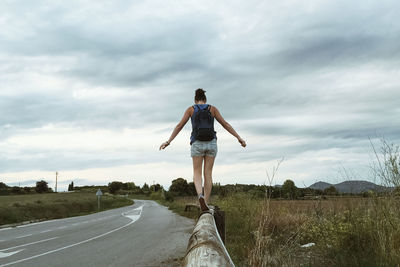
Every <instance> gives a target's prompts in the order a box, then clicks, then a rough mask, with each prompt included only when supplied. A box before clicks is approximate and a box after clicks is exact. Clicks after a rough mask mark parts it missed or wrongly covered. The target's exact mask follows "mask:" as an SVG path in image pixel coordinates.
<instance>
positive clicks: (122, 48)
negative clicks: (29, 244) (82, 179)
mask: <svg viewBox="0 0 400 267" xmlns="http://www.w3.org/2000/svg"><path fill="white" fill-rule="evenodd" d="M207 4H208V3H204V5H207ZM182 5H183V7H180V6H179V5H178V4H176V5H175V4H174V5H172V4H171V6H169V5H167V6H164V5H163V4H162V3H161V2H158V1H144V2H143V3H140V4H139V3H135V4H133V3H130V2H125V1H115V2H114V3H113V4H111V3H103V4H101V3H96V5H94V3H87V2H79V1H76V2H71V3H58V4H55V3H52V2H46V1H43V2H37V3H35V4H29V3H24V4H22V3H18V2H14V3H10V4H4V3H3V4H0V11H2V13H4V14H6V15H5V19H4V20H3V22H0V26H1V28H2V30H1V32H0V58H1V61H0V71H1V72H2V74H1V76H0V79H1V80H2V85H1V87H0V114H2V116H1V117H0V142H1V140H7V138H9V137H12V136H13V135H15V134H18V133H21V132H24V131H27V130H29V129H32V128H40V127H42V126H44V125H48V124H60V125H66V126H71V127H77V128H78V129H93V128H96V129H103V128H106V129H123V128H140V127H143V126H146V125H149V123H154V124H156V123H169V124H171V129H170V130H172V127H173V126H175V124H176V123H177V122H178V120H179V119H180V118H181V116H182V114H183V112H184V110H185V109H186V108H187V107H188V106H189V105H191V104H192V102H193V92H194V89H196V88H197V87H203V88H205V89H206V90H207V94H208V98H209V102H210V103H212V104H215V105H216V106H217V107H218V108H219V109H220V111H221V113H222V114H223V115H224V116H225V118H226V119H227V120H228V121H230V122H232V124H234V126H235V123H236V126H235V127H236V128H237V129H238V131H239V132H242V131H244V132H246V133H249V134H254V135H257V136H268V135H278V136H289V137H293V138H294V137H298V138H309V139H310V140H312V141H310V142H308V143H306V144H301V145H291V146H290V147H286V146H282V148H281V149H280V150H279V151H268V147H264V146H263V145H262V144H257V145H258V146H259V148H258V149H254V150H251V151H250V152H249V153H248V154H246V155H242V156H237V157H233V158H232V159H221V160H222V162H228V163H229V162H230V163H233V162H235V160H238V159H241V160H246V161H252V160H255V161H262V160H269V159H272V158H274V156H276V154H279V155H281V154H282V155H289V156H296V155H300V154H301V153H305V152H308V151H319V150H325V149H329V148H341V149H344V148H349V149H351V148H354V149H355V150H357V149H359V148H360V147H365V146H366V145H368V142H367V140H368V138H369V137H371V136H376V135H385V136H386V137H388V138H390V139H391V140H394V141H398V140H400V136H399V134H398V129H397V128H398V126H397V125H398V122H399V120H398V117H399V115H400V109H399V107H398V106H399V105H398V103H397V99H399V98H400V90H398V88H399V86H400V84H399V82H398V81H397V79H396V77H395V75H396V74H397V73H398V69H399V64H398V62H399V59H400V57H399V56H400V48H399V46H398V44H399V41H400V40H399V36H398V32H399V30H400V24H399V23H397V18H398V16H399V15H400V14H399V13H400V11H399V10H400V6H399V4H398V3H397V2H396V1H385V2H384V3H375V2H361V1H359V2H352V3H348V2H346V1H336V2H334V3H324V4H322V3H313V4H312V5H311V6H309V5H304V6H300V5H299V4H297V5H299V6H298V7H290V8H287V7H286V8H285V7H284V6H281V5H280V4H279V3H269V4H268V5H266V4H264V3H262V2H259V1H250V2H249V3H248V4H242V3H241V1H233V2H232V3H231V6H229V7H226V6H225V5H222V6H221V5H218V4H215V6H212V8H211V7H210V8H208V9H203V8H201V7H199V6H197V5H196V4H195V3H191V2H187V3H185V4H182ZM213 5H214V4H213ZM180 8H183V9H180ZM163 9H165V10H163ZM278 11H279V14H280V15H279V16H276V15H274V14H275V13H278ZM5 26H7V27H5ZM46 77H48V78H54V79H60V80H65V81H67V82H66V84H56V85H54V86H55V87H57V88H54V90H52V89H50V88H51V85H48V86H45V88H41V84H40V83H39V82H37V83H34V84H33V83H32V80H35V79H36V80H38V79H44V81H43V84H45V83H46V82H45V80H46ZM15 87H16V88H18V89H14V88H15ZM98 87H102V89H103V90H105V91H115V90H117V89H118V90H120V91H121V92H122V93H121V96H119V97H107V96H106V97H102V98H98V97H95V96H93V98H91V97H90V96H89V97H86V98H83V99H80V98H79V97H74V92H75V91H76V90H78V91H79V90H81V89H83V88H88V89H92V90H93V91H94V92H96V90H97V88H98ZM76 88H78V89H76ZM3 92H5V93H3ZM166 135H168V131H166ZM25 152H26V151H21V153H25ZM28 153H29V154H32V155H34V154H35V153H42V154H43V153H45V154H47V155H48V156H47V157H46V158H45V159H34V157H32V158H30V159H24V160H22V159H19V160H17V159H11V158H2V159H1V160H0V167H1V168H2V170H3V171H6V170H7V171H17V170H19V169H32V168H34V167H35V166H42V167H41V168H45V167H43V166H44V165H43V164H42V161H43V160H44V161H46V162H48V163H49V165H48V166H54V167H57V168H64V169H74V168H90V167H96V166H114V165H121V164H126V163H127V162H129V161H130V160H131V158H128V157H127V154H121V155H120V158H118V157H119V156H118V157H117V158H116V159H114V160H104V161H102V160H101V159H99V158H98V157H96V155H94V154H89V155H86V158H79V160H78V159H75V158H74V155H73V152H71V155H68V156H65V155H58V154H54V152H52V151H45V152H43V151H36V152H35V151H33V152H32V151H31V152H28ZM222 156H224V152H222ZM225 156H226V157H228V155H225ZM53 158H54V160H53ZM55 158H57V160H55ZM157 160H159V158H147V157H146V156H144V157H143V159H142V160H141V161H140V162H154V161H157Z"/></svg>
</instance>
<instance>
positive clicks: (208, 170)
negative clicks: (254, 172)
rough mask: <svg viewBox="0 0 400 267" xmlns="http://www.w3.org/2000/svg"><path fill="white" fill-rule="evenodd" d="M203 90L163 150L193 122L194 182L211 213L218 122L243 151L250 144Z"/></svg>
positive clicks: (200, 199) (195, 98)
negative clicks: (215, 125) (210, 202)
mask: <svg viewBox="0 0 400 267" xmlns="http://www.w3.org/2000/svg"><path fill="white" fill-rule="evenodd" d="M205 92H206V91H204V90H203V89H202V88H199V89H197V90H196V94H195V97H194V102H195V105H193V106H191V107H189V108H187V109H186V111H185V114H184V115H183V117H182V119H181V121H180V122H179V123H178V125H177V126H176V127H175V129H174V130H173V132H172V134H171V136H170V138H169V139H168V141H165V142H164V143H162V144H161V146H160V150H161V149H165V148H166V147H167V146H169V145H170V144H171V142H172V140H174V138H175V137H176V136H177V135H178V133H179V132H180V131H181V130H182V128H183V127H184V126H185V124H186V123H187V121H188V120H189V118H190V119H191V122H192V134H191V136H190V145H191V156H192V160H193V182H194V186H195V187H196V192H197V195H198V199H199V203H200V207H201V210H202V211H207V210H208V206H207V203H208V201H209V199H210V195H211V189H212V170H213V166H214V160H215V157H216V156H217V151H218V148H217V134H216V132H215V131H214V118H215V119H216V120H217V121H218V122H219V123H220V124H221V125H222V126H223V127H224V128H225V129H226V130H227V131H228V132H229V133H231V134H232V135H233V136H234V137H236V138H237V140H238V142H239V143H240V144H241V145H242V147H246V142H245V141H244V140H243V139H242V138H241V137H240V136H239V135H238V133H237V132H236V131H235V130H234V129H233V127H232V126H231V125H230V124H229V123H228V122H227V121H225V120H224V118H223V117H222V115H221V113H220V112H219V111H218V109H217V108H216V107H215V106H211V105H209V104H206V102H207V97H206V95H205ZM203 162H204V195H203V190H202V189H203V188H202V169H203Z"/></svg>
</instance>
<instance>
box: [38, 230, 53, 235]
mask: <svg viewBox="0 0 400 267" xmlns="http://www.w3.org/2000/svg"><path fill="white" fill-rule="evenodd" d="M51 231H53V230H43V231H41V232H40V233H41V234H42V233H47V232H51Z"/></svg>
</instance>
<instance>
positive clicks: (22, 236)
mask: <svg viewBox="0 0 400 267" xmlns="http://www.w3.org/2000/svg"><path fill="white" fill-rule="evenodd" d="M31 235H32V234H28V235H21V236H18V237H16V238H15V239H18V238H24V237H28V236H31Z"/></svg>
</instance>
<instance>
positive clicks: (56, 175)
mask: <svg viewBox="0 0 400 267" xmlns="http://www.w3.org/2000/svg"><path fill="white" fill-rule="evenodd" d="M57 179H58V172H56V193H57Z"/></svg>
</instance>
